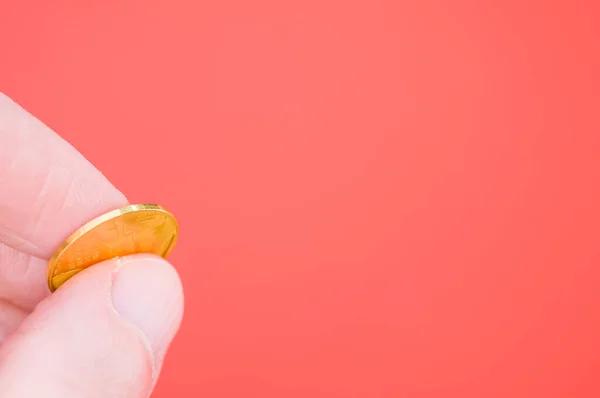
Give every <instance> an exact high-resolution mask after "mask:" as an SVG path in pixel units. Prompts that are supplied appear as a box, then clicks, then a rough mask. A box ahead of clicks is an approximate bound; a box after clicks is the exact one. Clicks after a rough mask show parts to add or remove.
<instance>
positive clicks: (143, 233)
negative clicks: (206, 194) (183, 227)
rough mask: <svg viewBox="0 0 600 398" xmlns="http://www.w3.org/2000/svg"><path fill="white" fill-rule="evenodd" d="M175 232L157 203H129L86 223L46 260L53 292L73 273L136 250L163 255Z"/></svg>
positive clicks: (169, 217) (175, 225) (172, 220)
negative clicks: (48, 260)
mask: <svg viewBox="0 0 600 398" xmlns="http://www.w3.org/2000/svg"><path fill="white" fill-rule="evenodd" d="M178 233H179V225H178V223H177V220H176V219H175V217H174V216H173V215H172V214H171V213H169V212H168V211H167V210H166V209H164V208H163V207H161V206H159V205H152V204H140V205H129V206H125V207H122V208H120V209H117V210H113V211H110V212H108V213H106V214H103V215H101V216H100V217H97V218H95V219H93V220H92V221H90V222H88V223H87V224H85V225H84V226H82V227H81V228H79V229H78V230H77V231H75V232H74V233H73V234H71V236H69V237H68V238H67V239H66V240H65V241H64V242H63V243H62V244H61V245H60V246H59V247H58V249H57V250H56V252H55V253H54V255H53V256H52V258H51V259H50V262H49V263H48V287H50V291H52V292H54V291H55V290H56V289H58V288H59V287H60V286H61V285H62V284H63V283H65V282H66V281H67V280H69V279H70V278H71V277H72V276H73V275H75V274H77V273H78V272H80V271H83V270H84V269H86V268H87V267H89V266H92V265H94V264H96V263H99V262H101V261H105V260H109V259H111V258H115V257H121V256H127V255H130V254H136V253H152V254H156V255H159V256H162V257H167V256H168V255H169V253H171V250H173V247H174V246H175V243H176V242H177V235H178Z"/></svg>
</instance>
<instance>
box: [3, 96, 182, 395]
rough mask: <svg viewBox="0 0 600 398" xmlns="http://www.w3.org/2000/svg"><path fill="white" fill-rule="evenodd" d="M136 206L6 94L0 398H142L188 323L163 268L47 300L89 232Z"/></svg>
mask: <svg viewBox="0 0 600 398" xmlns="http://www.w3.org/2000/svg"><path fill="white" fill-rule="evenodd" d="M127 203H128V202H127V199H126V198H125V197H124V196H123V195H122V194H121V192H119V191H118V190H117V189H116V188H115V187H114V186H113V185H112V184H111V183H110V182H109V181H108V180H107V179H106V178H105V177H104V176H103V175H102V174H101V173H100V172H99V171H98V170H97V169H96V168H95V167H94V166H92V165H91V164H90V163H89V162H88V161H87V160H86V159H85V158H84V157H83V156H82V155H81V154H80V153H78V152H77V150H76V149H74V148H73V147H72V146H71V145H69V144H68V143H66V142H65V141H64V140H62V139H61V138H60V137H59V136H58V135H57V134H56V133H54V132H53V131H51V130H50V129H49V128H48V127H47V126H45V125H44V124H43V123H42V122H40V121H39V120H37V119H36V118H35V117H33V116H32V115H31V114H29V113H28V112H27V111H25V110H24V109H23V108H22V107H21V106H19V105H17V104H16V103H15V102H14V101H12V100H11V99H10V98H8V97H7V96H5V95H3V94H0V397H3V398H17V397H18V398H22V397H45V398H54V397H56V398H59V397H60V398H64V397H69V398H78V397H85V398H95V397H102V398H105V397H111V398H120V397H124V398H125V397H126V398H138V397H140V398H141V397H144V398H145V397H148V396H149V395H150V393H151V392H152V389H153V387H154V385H155V384H156V380H157V377H158V376H159V373H160V369H161V366H162V363H163V360H164V357H165V354H166V352H167V350H168V347H169V345H170V343H171V341H172V339H173V337H174V336H175V334H176V333H177V331H178V329H179V326H180V323H181V318H182V314H183V291H182V286H181V281H180V279H179V276H178V274H177V272H176V271H175V269H174V268H173V267H172V266H171V265H170V264H169V263H168V262H167V261H165V260H163V259H161V258H159V257H155V256H150V255H134V256H130V257H126V258H123V259H120V260H110V261H106V262H104V263H100V264H97V265H94V266H93V267H90V268H88V269H87V270H85V271H83V272H81V273H79V274H78V275H76V276H75V277H73V278H72V279H70V280H69V281H68V282H67V283H65V284H64V285H63V286H62V287H61V288H60V289H58V290H57V291H56V292H55V293H54V294H52V295H51V294H50V292H49V290H48V287H47V280H46V265H47V262H48V259H49V258H50V256H51V255H52V253H53V251H54V249H55V248H56V247H57V246H58V245H59V244H60V243H61V242H62V240H63V239H64V238H65V237H66V236H68V235H69V234H70V233H71V232H73V231H74V230H76V229H77V228H79V227H80V226H81V225H82V224H84V223H85V222H86V221H88V220H90V219H92V218H94V217H96V216H98V215H100V214H102V213H105V212H107V211H109V210H112V209H115V208H118V207H121V206H123V205H125V204H127Z"/></svg>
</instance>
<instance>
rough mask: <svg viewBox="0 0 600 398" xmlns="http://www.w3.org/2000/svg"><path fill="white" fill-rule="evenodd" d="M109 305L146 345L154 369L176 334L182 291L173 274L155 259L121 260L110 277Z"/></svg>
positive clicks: (177, 279)
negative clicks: (110, 300)
mask: <svg viewBox="0 0 600 398" xmlns="http://www.w3.org/2000/svg"><path fill="white" fill-rule="evenodd" d="M111 298H112V304H113V306H114V309H115V310H116V311H117V313H118V314H119V315H121V316H122V317H123V318H124V319H125V320H126V321H127V322H129V323H130V324H131V325H133V326H134V327H135V328H136V329H137V330H138V331H139V332H140V333H141V334H142V335H143V337H144V338H145V339H146V341H147V343H148V344H149V346H150V348H151V350H152V353H153V354H154V359H155V362H156V364H157V366H160V364H161V363H162V361H163V357H164V355H165V353H166V351H167V349H168V347H169V345H170V343H171V341H172V340H173V338H174V337H175V334H176V333H177V331H178V330H179V326H180V323H181V319H182V316H183V288H182V285H181V280H180V278H179V275H178V274H177V272H176V270H175V269H174V268H173V266H172V265H171V264H169V263H168V262H167V261H165V260H164V259H162V258H160V257H157V256H150V255H141V256H140V255H138V256H131V257H129V258H124V259H121V260H120V262H119V265H118V266H117V267H116V268H115V270H114V273H113V282H112V291H111Z"/></svg>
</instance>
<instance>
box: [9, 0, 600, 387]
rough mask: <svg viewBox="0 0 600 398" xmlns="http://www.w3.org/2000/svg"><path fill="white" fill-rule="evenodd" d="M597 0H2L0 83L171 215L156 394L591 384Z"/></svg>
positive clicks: (599, 165)
mask: <svg viewBox="0 0 600 398" xmlns="http://www.w3.org/2000/svg"><path fill="white" fill-rule="evenodd" d="M597 4H598V3H596V2H594V1H591V0H590V1H587V2H586V1H567V0H564V1H553V2H549V1H496V2H491V1H490V2H484V1H475V0H473V1H445V2H443V1H428V0H426V1H393V0H390V1H378V0H373V1H364V2H351V1H345V2H341V1H340V2H331V1H314V2H313V1H296V2H290V1H270V2H267V1H247V2H244V1H230V0H226V1H222V0H221V1H211V2H205V1H204V2H203V1H192V0H190V1H178V0H170V1H148V0H146V1H106V0H103V1H99V0H98V1H84V2H83V1H66V0H63V1H38V2H31V1H8V0H2V2H1V6H0V41H1V47H0V90H2V91H5V92H6V93H7V94H8V95H10V96H12V97H13V98H14V99H16V100H17V101H18V102H20V103H21V104H22V105H24V106H25V107H26V108H27V109H29V110H30V111H31V112H32V113H34V114H35V115H36V116H37V117H39V118H40V119H41V120H43V121H44V122H45V123H47V124H48V125H50V126H51V127H52V128H54V129H55V130H56V131H57V132H59V133H60V134H61V135H62V136H63V137H65V138H66V139H67V140H69V141H70V142H71V143H73V145H75V146H76V147H77V148H78V149H79V150H80V151H81V152H82V153H83V154H84V155H86V156H87V157H88V158H89V159H90V160H91V161H92V162H93V163H95V164H96V165H97V167H98V168H99V169H100V170H102V171H103V172H104V173H105V174H106V175H107V176H108V177H109V178H110V179H111V180H112V181H113V182H114V184H115V185H117V186H118V187H119V188H120V189H121V190H122V191H124V192H125V193H126V194H127V195H128V196H129V198H130V199H131V200H132V201H133V202H158V203H160V204H163V205H165V206H167V207H168V208H169V209H171V210H173V211H174V212H175V213H176V215H177V216H178V217H179V218H180V220H181V224H182V236H181V241H180V244H179V245H178V247H177V248H176V249H175V252H174V254H173V256H172V257H171V260H172V262H173V263H174V264H175V265H176V267H177V268H178V269H179V271H180V272H181V275H182V278H183V281H184V285H185V288H186V298H187V301H186V303H187V307H186V311H187V312H186V316H185V319H184V324H183V327H182V330H181V333H180V335H179V336H178V338H177V339H176V341H175V342H174V344H173V348H172V351H171V352H170V356H169V357H168V360H167V363H166V367H165V369H164V373H163V377H162V379H161V381H160V383H159V385H158V387H157V391H156V394H155V396H156V397H213V398H215V397H261V398H268V397H444V396H451V397H598V396H600V381H599V380H600V378H599V374H600V311H598V307H599V304H600V290H599V289H598V285H599V282H600V267H599V265H600V249H599V246H598V238H599V232H598V231H599V225H600V207H599V204H600V160H599V154H600V123H599V119H600V116H599V114H600V112H599V109H598V108H599V103H600V99H599V97H600V95H599V92H600V78H599V74H598V71H599V68H600V57H599V54H600V52H599V51H598V50H599V45H598V39H599V38H600V35H599V33H600V32H599V31H600V18H599V13H598V5H597Z"/></svg>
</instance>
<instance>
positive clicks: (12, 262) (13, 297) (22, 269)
mask: <svg viewBox="0 0 600 398" xmlns="http://www.w3.org/2000/svg"><path fill="white" fill-rule="evenodd" d="M47 265H48V262H47V261H46V260H42V259H40V258H37V257H35V256H32V255H31V254H26V253H22V252H20V251H18V250H15V249H13V248H12V247H9V246H6V245H5V244H3V243H0V300H2V299H4V300H9V301H11V302H12V303H13V304H14V305H17V306H19V307H21V308H23V309H24V310H27V311H29V312H31V311H32V310H33V308H34V307H35V306H36V304H37V303H39V302H40V301H41V300H42V299H44V298H45V297H47V296H48V295H49V294H50V290H49V289H48V287H47V285H46V282H45V280H46V279H45V278H44V276H45V275H46V267H47Z"/></svg>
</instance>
